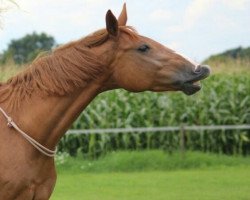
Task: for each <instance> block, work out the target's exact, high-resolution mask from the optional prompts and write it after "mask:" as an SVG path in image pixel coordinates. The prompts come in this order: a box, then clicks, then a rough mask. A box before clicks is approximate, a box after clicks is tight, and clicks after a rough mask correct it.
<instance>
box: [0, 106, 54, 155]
mask: <svg viewBox="0 0 250 200" xmlns="http://www.w3.org/2000/svg"><path fill="white" fill-rule="evenodd" d="M0 111H1V112H2V114H3V115H4V117H5V118H6V119H7V126H8V127H9V128H14V129H15V130H16V131H17V132H19V133H20V134H21V135H22V136H23V137H24V138H25V139H26V140H27V141H28V142H29V143H30V144H31V145H32V146H34V147H35V148H36V149H37V150H38V151H40V152H41V153H42V154H44V155H46V156H48V157H54V156H55V154H56V150H54V151H52V150H50V149H48V148H46V147H45V146H43V145H41V144H40V143H39V142H37V141H36V140H34V139H33V138H32V137H30V136H29V135H28V134H26V133H25V132H23V131H22V130H21V129H20V128H19V127H18V126H17V125H16V123H15V122H14V121H13V120H12V119H11V117H9V116H8V115H7V114H6V112H5V111H4V110H3V109H2V108H1V107H0Z"/></svg>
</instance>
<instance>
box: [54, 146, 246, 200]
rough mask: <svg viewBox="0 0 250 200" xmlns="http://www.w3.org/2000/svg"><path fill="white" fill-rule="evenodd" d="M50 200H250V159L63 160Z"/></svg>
mask: <svg viewBox="0 0 250 200" xmlns="http://www.w3.org/2000/svg"><path fill="white" fill-rule="evenodd" d="M146 158H147V159H146ZM87 165H88V166H89V168H88V167H86V166H87ZM113 165H115V166H113ZM158 165H159V166H158ZM112 166H113V167H112ZM157 166H158V168H157ZM175 168H176V169H175ZM51 199H52V200H71V199H72V200H83V199H84V200H85V199H87V200H117V199H119V200H167V199H169V200H196V199H197V200H223V199H226V200H250V159H249V157H247V158H242V157H228V156H223V155H219V156H218V155H213V154H202V153H197V152H196V153H190V152H189V153H188V154H187V155H186V157H185V158H182V157H181V156H180V155H179V154H178V153H175V154H174V155H172V156H170V155H167V154H164V153H163V152H161V151H148V152H119V153H113V154H110V155H108V156H107V157H104V158H102V159H100V160H98V161H86V160H85V161H84V160H81V159H80V158H77V159H72V158H66V160H65V161H64V162H63V164H59V165H58V180H57V185H56V188H55V192H54V194H53V196H52V198H51Z"/></svg>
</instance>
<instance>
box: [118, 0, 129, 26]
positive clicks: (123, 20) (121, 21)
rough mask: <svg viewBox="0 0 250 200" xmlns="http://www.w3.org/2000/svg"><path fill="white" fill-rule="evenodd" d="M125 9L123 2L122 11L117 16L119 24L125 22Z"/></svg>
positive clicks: (122, 24) (121, 24) (123, 24)
mask: <svg viewBox="0 0 250 200" xmlns="http://www.w3.org/2000/svg"><path fill="white" fill-rule="evenodd" d="M127 19H128V17H127V9H126V3H124V4H123V8H122V12H121V14H120V16H119V18H118V24H119V26H125V25H126V23H127Z"/></svg>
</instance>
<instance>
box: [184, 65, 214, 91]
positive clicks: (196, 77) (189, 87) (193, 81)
mask: <svg viewBox="0 0 250 200" xmlns="http://www.w3.org/2000/svg"><path fill="white" fill-rule="evenodd" d="M209 74H210V68H209V67H208V66H201V67H200V69H199V71H198V72H193V73H192V74H191V75H189V76H190V77H189V79H187V80H186V81H184V82H183V83H182V84H181V90H182V91H183V92H184V93H185V94H187V95H192V94H194V93H196V92H198V91H199V90H200V89H201V84H200V83H199V81H200V80H203V79H205V78H207V77H208V76H209ZM197 82H198V84H197Z"/></svg>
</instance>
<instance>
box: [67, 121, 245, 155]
mask: <svg viewBox="0 0 250 200" xmlns="http://www.w3.org/2000/svg"><path fill="white" fill-rule="evenodd" d="M205 130H250V124H245V125H212V126H186V125H183V124H182V125H181V126H166V127H139V128H107V129H86V130H84V129H81V130H68V131H67V133H66V134H77V135H79V134H104V133H109V134H111V133H112V134H118V133H131V132H134V133H135V132H137V133H143V132H166V133H167V132H170V131H179V132H180V143H179V145H180V151H181V154H182V156H183V157H184V156H185V149H186V147H185V146H186V145H185V134H186V131H205Z"/></svg>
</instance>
